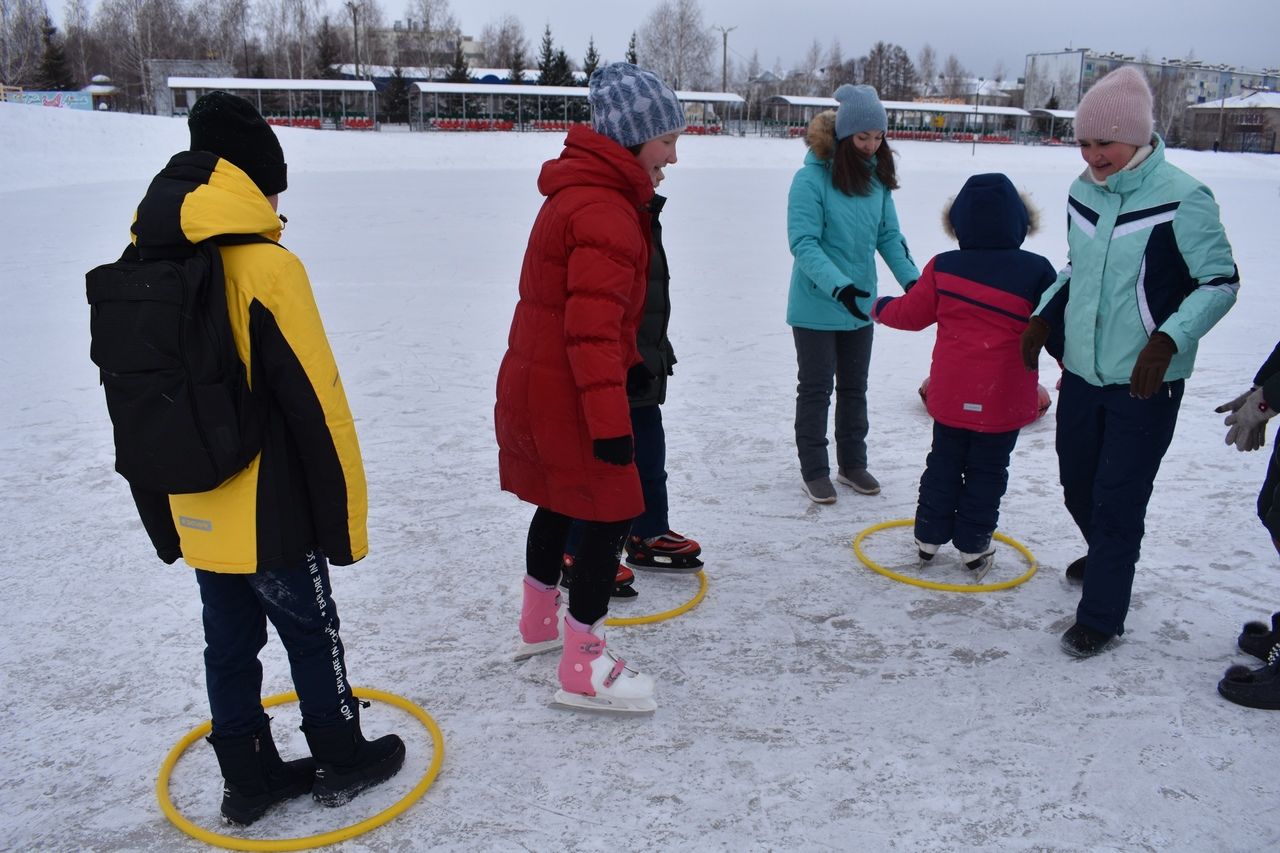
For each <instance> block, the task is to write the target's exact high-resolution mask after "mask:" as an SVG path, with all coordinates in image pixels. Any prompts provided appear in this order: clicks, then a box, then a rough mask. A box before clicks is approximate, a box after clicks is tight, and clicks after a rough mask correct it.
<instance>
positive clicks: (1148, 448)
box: [1057, 372, 1185, 634]
mask: <svg viewBox="0 0 1280 853" xmlns="http://www.w3.org/2000/svg"><path fill="white" fill-rule="evenodd" d="M1184 385H1185V383H1184V382H1183V381H1181V380H1179V381H1177V382H1166V383H1165V384H1163V385H1161V386H1160V390H1158V391H1157V392H1156V393H1155V395H1153V396H1152V397H1150V398H1148V399H1146V400H1139V399H1137V398H1135V397H1130V396H1129V386H1128V385H1107V386H1104V387H1098V386H1096V385H1090V384H1089V383H1088V382H1085V381H1084V380H1083V379H1081V378H1080V377H1079V376H1076V375H1074V374H1072V373H1070V372H1066V373H1064V374H1063V376H1062V390H1061V391H1060V392H1059V394H1058V434H1057V448H1058V476H1059V477H1060V479H1061V480H1062V494H1063V498H1064V500H1065V502H1066V505H1067V511H1068V512H1070V513H1071V517H1072V518H1073V519H1075V522H1076V526H1077V527H1079V528H1080V532H1081V533H1082V534H1084V538H1085V541H1086V542H1087V543H1088V544H1089V552H1088V559H1087V561H1086V563H1085V574H1084V591H1083V593H1082V594H1081V596H1080V605H1079V606H1078V607H1077V608H1076V621H1077V622H1079V623H1080V624H1082V625H1087V626H1088V627H1090V628H1093V629H1094V630H1097V631H1102V632H1104V633H1107V634H1123V633H1124V620H1125V616H1126V615H1127V614H1128V612H1129V597H1130V595H1131V593H1132V591H1133V575H1134V570H1135V569H1136V567H1137V565H1138V557H1139V554H1140V551H1141V546H1142V536H1143V534H1144V533H1145V532H1146V518H1147V502H1148V501H1150V500H1151V490H1152V487H1153V485H1154V483H1155V479H1156V474H1157V473H1158V472H1159V471H1160V462H1161V460H1162V459H1164V454H1165V451H1167V450H1168V449H1169V442H1170V441H1172V440H1173V430H1174V427H1175V426H1176V425H1177V423H1178V408H1179V407H1180V406H1181V405H1182V392H1183V388H1184Z"/></svg>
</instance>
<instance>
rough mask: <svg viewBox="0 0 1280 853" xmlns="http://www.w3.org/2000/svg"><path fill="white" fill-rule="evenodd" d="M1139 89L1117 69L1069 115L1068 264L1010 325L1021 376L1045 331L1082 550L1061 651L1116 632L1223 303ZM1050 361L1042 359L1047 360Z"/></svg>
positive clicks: (1092, 648)
mask: <svg viewBox="0 0 1280 853" xmlns="http://www.w3.org/2000/svg"><path fill="white" fill-rule="evenodd" d="M1151 106H1152V99H1151V90H1150V89H1149V88H1148V86H1147V82H1146V78H1145V77H1143V75H1142V73H1141V72H1140V71H1138V70H1136V69H1134V68H1131V67H1124V68H1120V69H1118V70H1116V71H1113V72H1112V73H1111V74H1108V75H1107V76H1106V77H1104V78H1103V79H1102V80H1100V81H1098V83H1097V85H1095V86H1094V87H1093V88H1092V89H1090V90H1089V92H1088V93H1087V94H1086V95H1085V96H1084V98H1083V99H1082V100H1081V101H1080V106H1079V107H1078V108H1077V109H1076V119H1075V128H1076V138H1077V140H1078V141H1079V143H1080V153H1081V155H1082V156H1083V157H1084V160H1085V162H1086V163H1088V168H1087V169H1086V170H1085V171H1084V173H1083V174H1081V175H1080V177H1078V178H1077V179H1076V180H1075V182H1074V183H1073V184H1072V185H1071V192H1070V197H1069V198H1068V200H1067V215H1068V227H1067V243H1068V252H1069V260H1068V264H1067V267H1066V268H1065V269H1064V270H1062V272H1060V273H1059V275H1058V280H1057V281H1056V282H1055V283H1054V284H1053V286H1051V287H1050V289H1049V290H1048V291H1047V292H1046V293H1045V295H1044V297H1043V299H1042V300H1041V302H1040V305H1039V307H1038V308H1037V309H1036V316H1034V317H1032V318H1031V322H1030V323H1029V324H1028V326H1027V330H1026V332H1024V334H1023V339H1022V343H1023V347H1022V355H1023V361H1024V363H1025V364H1026V367H1027V369H1029V370H1033V369H1035V368H1036V366H1037V364H1038V361H1039V355H1040V348H1041V346H1043V345H1044V343H1045V342H1046V340H1048V338H1049V336H1050V333H1051V332H1053V331H1061V333H1062V336H1063V341H1062V346H1063V351H1062V361H1063V366H1064V368H1065V370H1064V373H1063V380H1062V389H1061V393H1060V395H1059V398H1058V430H1057V450H1058V467H1059V476H1060V478H1061V480H1062V491H1063V498H1064V500H1065V502H1066V505H1067V510H1068V511H1069V512H1070V513H1071V516H1072V518H1073V519H1074V520H1075V522H1076V525H1077V526H1078V527H1079V528H1080V532H1081V533H1082V534H1084V538H1085V541H1086V543H1087V544H1088V553H1087V554H1086V555H1085V556H1084V557H1081V558H1080V559H1078V560H1076V561H1075V562H1074V563H1072V564H1071V565H1070V566H1069V567H1068V568H1067V577H1068V578H1069V579H1071V580H1078V581H1083V584H1084V588H1083V591H1082V594H1081V596H1080V604H1079V606H1078V607H1077V608H1076V622H1075V624H1074V625H1072V626H1071V628H1069V629H1068V630H1067V632H1066V633H1065V634H1063V636H1062V647H1063V650H1064V651H1066V652H1067V654H1070V655H1072V656H1074V657H1089V656H1091V655H1095V654H1097V653H1098V652H1101V651H1103V650H1104V649H1105V648H1106V647H1107V646H1108V645H1109V644H1110V642H1111V640H1112V639H1113V638H1115V637H1116V636H1118V635H1120V634H1122V633H1124V620H1125V616H1126V615H1127V613H1128V611H1129V597H1130V594H1131V591H1132V589H1133V576H1134V569H1135V567H1136V565H1137V562H1138V555H1139V549H1140V546H1141V544H1142V535H1143V532H1144V529H1145V522H1146V513H1147V502H1148V500H1150V498H1151V490H1152V485H1153V483H1154V482H1155V477H1156V473H1157V472H1158V471H1159V469H1160V462H1161V460H1162V459H1163V458H1164V454H1165V451H1166V450H1168V448H1169V443H1170V441H1171V440H1172V439H1173V430H1174V425H1175V424H1176V422H1177V419H1178V408H1179V406H1180V404H1181V402H1182V392H1183V386H1184V384H1185V380H1186V379H1187V377H1189V376H1190V375H1191V371H1192V368H1193V366H1194V364H1195V357H1196V347H1197V344H1198V342H1199V340H1200V338H1201V337H1202V336H1203V335H1204V334H1205V333H1206V332H1208V331H1209V329H1211V328H1212V327H1213V325H1214V324H1215V323H1217V322H1218V320H1220V319H1222V316H1223V315H1224V314H1226V313H1227V311H1228V309H1230V308H1231V306H1232V305H1233V304H1235V300H1236V291H1237V290H1238V289H1239V280H1240V279H1239V275H1238V273H1237V271H1236V265H1235V262H1234V260H1233V259H1232V254H1231V245H1230V244H1229V243H1228V242H1227V236H1226V233H1225V232H1224V230H1223V228H1222V222H1221V220H1220V219H1219V216H1218V205H1217V203H1216V202H1215V201H1214V199H1213V193H1211V192H1210V191H1209V188H1208V187H1206V186H1205V185H1204V184H1202V183H1200V182H1199V181H1197V180H1196V179H1195V178H1193V177H1191V176H1190V175H1188V174H1187V173H1186V172H1183V171H1182V170H1181V169H1178V168H1177V167H1176V166H1174V165H1172V164H1171V163H1169V162H1167V161H1166V160H1165V158H1164V142H1163V140H1161V139H1160V137H1159V136H1158V135H1155V134H1153V132H1152V129H1153V128H1152V118H1151ZM1054 354H1055V355H1056V354H1057V353H1054Z"/></svg>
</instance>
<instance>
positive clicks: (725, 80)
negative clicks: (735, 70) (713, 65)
mask: <svg viewBox="0 0 1280 853" xmlns="http://www.w3.org/2000/svg"><path fill="white" fill-rule="evenodd" d="M737 28H738V27H737V26H736V25H735V26H732V27H712V28H711V29H713V30H719V31H720V35H721V36H723V37H724V50H723V52H722V53H721V54H720V57H721V59H720V91H721V92H727V91H729V33H731V32H733V31H734V30H736V29H737Z"/></svg>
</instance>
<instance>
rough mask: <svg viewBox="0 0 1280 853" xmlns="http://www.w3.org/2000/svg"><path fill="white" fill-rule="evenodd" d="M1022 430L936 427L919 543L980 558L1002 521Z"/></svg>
mask: <svg viewBox="0 0 1280 853" xmlns="http://www.w3.org/2000/svg"><path fill="white" fill-rule="evenodd" d="M1017 443H1018V430H1016V429H1015V430H1012V431H1011V432H995V433H984V432H974V431H973V430H971V429H958V428H956V427H950V426H947V425H945V424H940V423H938V422H937V421H934V423H933V448H932V449H931V450H930V451H929V457H928V459H926V460H925V469H924V474H923V475H921V477H920V502H919V504H918V505H917V506H916V528H915V530H916V538H917V539H919V540H920V541H921V542H929V543H932V544H934V545H944V544H946V543H947V542H954V543H955V546H956V550H958V551H960V552H962V553H966V554H980V553H982V552H983V551H985V550H986V547H987V545H989V544H990V543H991V534H993V533H995V530H996V524H997V523H998V522H999V521H1000V499H1001V498H1003V497H1004V492H1005V489H1006V488H1008V486H1009V455H1010V454H1011V453H1013V448H1014V445H1016V444H1017Z"/></svg>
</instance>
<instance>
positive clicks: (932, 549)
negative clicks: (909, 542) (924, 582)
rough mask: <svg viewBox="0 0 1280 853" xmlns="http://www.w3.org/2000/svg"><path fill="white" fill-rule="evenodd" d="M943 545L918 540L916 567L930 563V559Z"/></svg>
mask: <svg viewBox="0 0 1280 853" xmlns="http://www.w3.org/2000/svg"><path fill="white" fill-rule="evenodd" d="M941 547H942V546H941V545H934V544H933V543H932V542H921V541H920V540H919V539H917V540H916V567H917V568H921V569H923V568H924V567H925V566H927V565H929V561H930V560H932V559H933V558H934V555H936V554H937V553H938V549H939V548H941Z"/></svg>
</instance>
